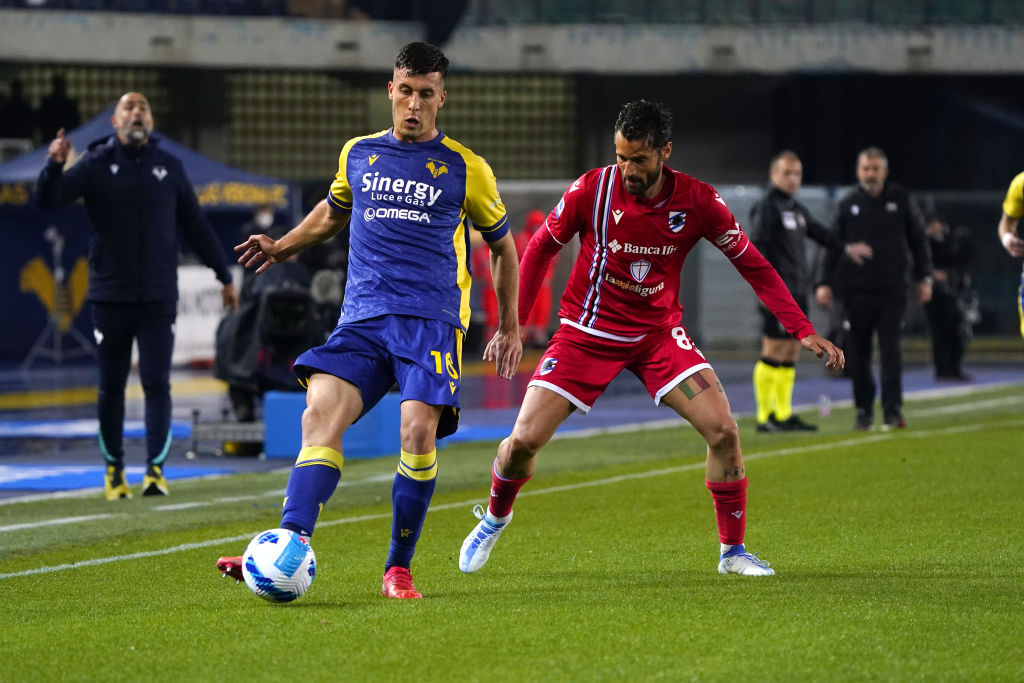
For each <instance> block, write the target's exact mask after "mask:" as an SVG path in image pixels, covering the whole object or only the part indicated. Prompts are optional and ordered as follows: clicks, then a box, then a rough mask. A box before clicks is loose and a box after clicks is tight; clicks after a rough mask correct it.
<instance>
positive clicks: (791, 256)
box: [747, 150, 866, 432]
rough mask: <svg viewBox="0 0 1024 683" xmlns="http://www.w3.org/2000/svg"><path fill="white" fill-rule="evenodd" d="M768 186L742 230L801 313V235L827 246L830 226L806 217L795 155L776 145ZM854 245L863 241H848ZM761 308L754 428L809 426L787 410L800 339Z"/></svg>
mask: <svg viewBox="0 0 1024 683" xmlns="http://www.w3.org/2000/svg"><path fill="white" fill-rule="evenodd" d="M768 171H769V178H770V180H771V186H770V187H769V188H768V192H767V193H766V194H765V195H764V197H762V198H761V200H760V201H758V202H757V203H756V204H754V206H753V207H752V208H751V210H750V223H749V224H748V225H747V234H748V236H749V237H750V240H751V241H752V242H753V243H754V246H756V247H757V249H758V251H760V252H761V253H762V254H764V257H765V258H766V259H768V263H770V264H772V266H773V267H774V268H775V270H776V271H778V273H779V276H780V277H781V278H782V281H783V282H785V283H786V287H788V288H789V292H790V294H792V295H793V299H794V300H795V301H796V302H797V304H799V305H800V308H802V309H803V310H804V312H805V313H806V312H807V302H808V299H809V297H810V293H811V286H812V281H811V273H810V268H809V267H808V264H807V238H808V237H810V238H811V239H813V240H814V241H815V242H817V243H819V244H821V245H822V246H824V247H826V248H829V247H832V246H833V243H834V239H835V238H834V237H833V234H832V231H831V230H829V229H828V228H827V227H825V226H824V225H822V224H821V223H819V222H818V221H816V220H815V219H814V217H813V216H811V213H810V212H809V211H808V210H807V208H806V207H805V206H804V205H803V204H801V203H800V202H798V201H797V200H796V199H795V197H794V195H795V194H796V192H797V190H799V189H800V184H801V182H802V180H803V164H802V163H801V162H800V157H799V156H797V154H796V153H795V152H792V151H790V150H782V151H781V152H779V153H777V154H776V155H775V156H774V157H772V160H771V163H770V164H769V166H768ZM853 247H854V255H855V256H856V254H857V253H858V252H857V251H856V250H857V249H864V248H866V247H865V245H863V244H857V245H853ZM758 309H759V311H760V313H761V320H762V325H761V335H762V336H761V359H760V360H759V361H758V362H757V363H756V364H755V365H754V377H753V380H754V400H755V402H756V404H757V431H759V432H781V431H801V430H806V431H813V430H815V429H817V426H815V425H812V424H808V423H806V422H804V421H803V420H802V419H800V417H799V416H797V415H795V414H794V413H793V385H794V383H795V381H796V367H795V365H796V361H797V359H798V358H799V357H800V349H801V348H802V347H801V345H800V342H799V341H797V340H796V339H794V338H793V336H792V335H791V334H789V333H788V332H787V331H786V328H784V327H783V326H782V323H780V322H779V321H778V319H777V318H776V317H775V316H774V315H773V314H772V312H771V311H769V310H768V309H767V308H765V307H764V305H763V304H760V303H759V305H758Z"/></svg>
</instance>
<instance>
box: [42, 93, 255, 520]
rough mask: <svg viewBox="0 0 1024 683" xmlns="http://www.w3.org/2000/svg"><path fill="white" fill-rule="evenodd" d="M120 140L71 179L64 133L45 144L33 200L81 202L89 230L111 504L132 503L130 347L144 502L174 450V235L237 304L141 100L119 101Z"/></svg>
mask: <svg viewBox="0 0 1024 683" xmlns="http://www.w3.org/2000/svg"><path fill="white" fill-rule="evenodd" d="M111 123H112V124H113V126H114V130H115V132H116V134H115V135H112V136H110V137H109V138H106V139H102V140H97V141H96V142H94V143H92V144H91V145H90V146H89V149H88V151H87V152H86V153H85V154H84V155H83V156H82V157H81V158H80V159H79V160H78V161H77V162H76V163H75V164H74V165H73V166H71V167H70V168H69V169H68V170H67V171H64V170H63V167H64V163H65V162H66V161H67V158H68V154H69V152H70V148H71V142H70V140H68V139H67V138H66V137H64V129H61V130H60V131H58V132H57V137H56V139H54V140H53V142H51V143H50V148H49V153H48V160H47V164H46V167H45V168H44V169H43V171H42V173H40V174H39V182H38V185H37V193H38V198H39V203H40V205H41V206H42V207H43V208H46V209H53V208H57V207H59V206H63V205H65V204H69V203H71V202H73V201H75V200H76V199H78V198H79V197H81V198H83V199H84V201H85V208H86V211H87V212H88V214H89V219H90V221H91V223H92V227H93V233H92V237H91V239H90V243H89V301H90V302H91V303H92V310H93V327H94V334H95V337H96V343H97V347H98V349H99V371H100V382H99V422H100V429H99V441H100V448H101V450H102V452H103V457H104V458H105V459H106V461H107V471H106V476H105V478H104V483H105V494H106V497H107V499H108V500H115V499H118V498H130V497H131V492H130V491H129V489H128V486H127V484H126V483H125V480H124V447H123V431H124V390H125V384H126V383H127V380H128V371H129V370H130V366H131V351H132V341H133V340H137V341H138V346H139V377H140V379H141V381H142V389H143V393H144V394H145V405H146V452H147V456H148V457H147V468H146V476H145V478H144V479H143V485H142V492H143V495H167V481H166V479H165V478H164V476H163V462H164V460H165V459H166V457H167V453H168V451H169V450H170V444H171V429H170V427H171V385H170V371H171V351H172V350H173V346H174V320H175V317H176V315H177V299H178V255H179V251H180V245H179V242H178V231H179V230H180V231H181V233H182V235H184V237H185V239H186V240H188V242H189V244H190V245H191V246H192V248H193V249H194V250H195V252H196V254H197V255H198V256H199V258H200V259H202V261H203V262H204V263H205V264H206V265H208V266H210V268H212V269H213V270H214V272H215V273H216V276H217V279H218V280H219V281H220V282H221V283H222V284H223V287H222V289H221V295H222V298H223V301H224V305H225V306H226V307H231V308H235V307H237V304H238V296H237V294H236V292H235V288H234V285H232V284H231V274H230V273H229V272H228V270H227V266H226V264H225V259H224V254H223V250H222V248H221V246H220V244H219V242H218V241H217V238H216V236H215V235H214V233H213V230H212V229H211V228H210V225H209V223H207V222H206V219H205V218H204V216H203V214H202V212H201V211H200V209H199V203H198V201H197V199H196V195H195V191H194V190H193V188H192V184H191V183H190V182H189V179H188V177H187V175H186V174H185V169H184V168H183V167H182V165H181V162H180V161H178V159H177V158H175V157H173V156H171V155H170V154H168V153H167V152H165V151H163V150H161V149H160V147H159V144H158V143H159V141H158V139H157V138H155V137H152V135H151V134H152V132H153V116H152V113H151V112H150V109H149V102H148V101H147V100H146V98H145V97H143V96H142V95H140V94H139V93H127V94H125V95H124V96H123V97H121V99H120V101H118V104H117V108H116V109H115V111H114V115H113V117H112V118H111Z"/></svg>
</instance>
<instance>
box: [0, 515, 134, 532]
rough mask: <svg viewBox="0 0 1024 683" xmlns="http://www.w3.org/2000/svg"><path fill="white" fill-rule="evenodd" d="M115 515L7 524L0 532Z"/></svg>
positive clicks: (87, 520)
mask: <svg viewBox="0 0 1024 683" xmlns="http://www.w3.org/2000/svg"><path fill="white" fill-rule="evenodd" d="M116 516H117V515H116V514H115V513H113V512H104V513H102V514H98V515H81V516H79V517H58V518H56V519H44V520H42V521H39V522H25V523H22V524H8V525H6V526H0V532H3V531H18V530H19V529H35V528H36V527H41V526H59V525H61V524H74V523H75V522H91V521H93V520H96V519H106V518H107V517H116Z"/></svg>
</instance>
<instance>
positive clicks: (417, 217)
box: [363, 206, 430, 223]
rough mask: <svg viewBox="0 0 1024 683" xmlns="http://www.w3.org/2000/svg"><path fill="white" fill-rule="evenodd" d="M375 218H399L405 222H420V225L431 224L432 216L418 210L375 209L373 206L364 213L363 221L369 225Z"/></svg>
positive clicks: (382, 207) (384, 207)
mask: <svg viewBox="0 0 1024 683" xmlns="http://www.w3.org/2000/svg"><path fill="white" fill-rule="evenodd" d="M374 218H398V219H400V220H404V221H418V222H420V223H429V222H430V214H429V213H427V212H426V211H417V210H416V209H396V208H395V207H393V206H388V207H386V206H378V207H377V208H373V207H372V206H371V207H370V208H368V209H367V210H366V211H363V220H364V221H366V222H367V223H369V222H370V221H372V220H373V219H374Z"/></svg>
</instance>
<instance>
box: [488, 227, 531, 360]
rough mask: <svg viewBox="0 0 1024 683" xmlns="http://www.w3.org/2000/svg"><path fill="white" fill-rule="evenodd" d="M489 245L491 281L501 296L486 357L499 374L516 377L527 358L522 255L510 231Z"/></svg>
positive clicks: (498, 295)
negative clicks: (522, 321) (521, 316)
mask: <svg viewBox="0 0 1024 683" xmlns="http://www.w3.org/2000/svg"><path fill="white" fill-rule="evenodd" d="M487 246H488V247H489V248H490V250H491V280H492V281H493V282H494V293H495V295H496V296H497V298H498V331H497V332H495V333H494V337H493V338H492V339H491V340H490V341H489V342H488V343H487V348H485V349H484V360H485V361H488V362H490V361H493V362H494V363H495V370H496V371H497V373H498V376H499V377H504V378H505V379H512V376H513V375H514V374H515V372H516V369H517V368H518V367H519V361H520V360H521V359H522V357H523V340H522V337H521V336H520V334H519V257H518V255H517V254H516V243H515V240H513V239H512V235H511V234H509V233H506V234H505V235H504V236H503V237H502V238H501V239H499V240H497V241H496V242H489V243H488V244H487Z"/></svg>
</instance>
